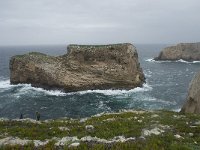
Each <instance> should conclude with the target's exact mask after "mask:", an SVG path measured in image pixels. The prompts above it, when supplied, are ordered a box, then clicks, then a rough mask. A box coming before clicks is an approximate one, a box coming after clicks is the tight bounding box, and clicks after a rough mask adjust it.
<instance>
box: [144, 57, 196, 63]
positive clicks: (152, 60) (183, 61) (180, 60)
mask: <svg viewBox="0 0 200 150" xmlns="http://www.w3.org/2000/svg"><path fill="white" fill-rule="evenodd" d="M145 61H147V62H156V63H163V62H181V63H186V64H196V63H200V61H185V60H183V59H179V60H176V61H171V60H159V61H157V60H154V58H149V59H146V60H145Z"/></svg>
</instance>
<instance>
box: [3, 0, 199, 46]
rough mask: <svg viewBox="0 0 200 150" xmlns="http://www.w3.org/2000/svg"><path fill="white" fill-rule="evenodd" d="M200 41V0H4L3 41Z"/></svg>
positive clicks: (90, 42)
mask: <svg viewBox="0 0 200 150" xmlns="http://www.w3.org/2000/svg"><path fill="white" fill-rule="evenodd" d="M124 42H126V43H127V42H130V43H137V44H155V43H158V44H162V43H163V44H171V43H173V44H175V43H180V42H200V0H0V45H40V44H69V43H73V44H75V43H77V44H108V43H124Z"/></svg>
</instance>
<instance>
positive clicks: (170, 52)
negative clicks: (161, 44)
mask: <svg viewBox="0 0 200 150" xmlns="http://www.w3.org/2000/svg"><path fill="white" fill-rule="evenodd" d="M154 59H155V60H172V61H174V60H180V59H182V60H185V61H199V60H200V42H199V43H180V44H178V45H176V46H170V47H166V48H164V50H162V51H161V52H160V54H159V56H158V57H156V58H154Z"/></svg>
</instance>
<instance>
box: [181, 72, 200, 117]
mask: <svg viewBox="0 0 200 150" xmlns="http://www.w3.org/2000/svg"><path fill="white" fill-rule="evenodd" d="M181 112H183V113H196V114H200V72H199V73H197V74H196V75H195V77H194V79H193V80H192V81H191V83H190V87H189V91H188V96H187V101H186V103H185V104H184V106H183V108H182V109H181Z"/></svg>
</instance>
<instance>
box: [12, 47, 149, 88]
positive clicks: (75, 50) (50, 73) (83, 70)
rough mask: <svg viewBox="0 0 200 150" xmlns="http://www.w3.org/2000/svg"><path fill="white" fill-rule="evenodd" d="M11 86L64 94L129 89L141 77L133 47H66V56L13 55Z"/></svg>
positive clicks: (142, 77)
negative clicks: (33, 87)
mask: <svg viewBox="0 0 200 150" xmlns="http://www.w3.org/2000/svg"><path fill="white" fill-rule="evenodd" d="M10 81H11V84H18V83H29V84H31V85H32V86H35V87H42V88H45V89H62V90H64V91H65V92H72V91H80V90H89V89H91V90H92V89H132V88H135V87H138V86H142V84H143V83H144V82H145V77H144V74H143V72H142V69H141V68H140V64H139V62H138V54H137V51H136V48H135V47H134V46H133V45H132V44H129V43H126V44H114V45H69V46H68V52H67V54H65V55H63V56H58V57H53V56H48V55H45V54H42V53H38V52H32V53H28V54H25V55H18V56H13V57H12V58H11V60H10Z"/></svg>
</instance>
